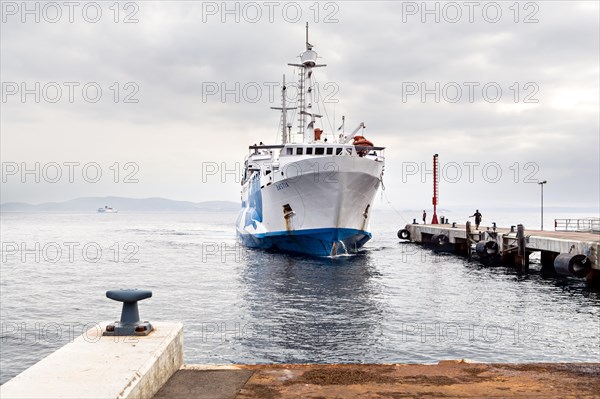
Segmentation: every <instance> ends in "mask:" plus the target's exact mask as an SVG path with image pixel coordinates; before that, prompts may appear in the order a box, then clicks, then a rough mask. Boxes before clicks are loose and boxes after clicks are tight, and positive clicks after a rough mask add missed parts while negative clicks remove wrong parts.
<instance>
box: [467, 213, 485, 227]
mask: <svg viewBox="0 0 600 399" xmlns="http://www.w3.org/2000/svg"><path fill="white" fill-rule="evenodd" d="M469 217H470V218H472V217H474V218H475V229H476V230H478V229H479V225H480V224H481V217H482V215H481V213H479V209H476V210H475V213H474V214H472V215H471V216H469Z"/></svg>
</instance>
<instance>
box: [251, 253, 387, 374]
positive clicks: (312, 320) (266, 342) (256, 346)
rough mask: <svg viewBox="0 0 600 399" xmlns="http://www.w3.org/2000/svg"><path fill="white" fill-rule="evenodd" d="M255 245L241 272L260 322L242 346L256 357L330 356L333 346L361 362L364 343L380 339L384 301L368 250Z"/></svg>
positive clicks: (339, 353) (316, 358)
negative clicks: (336, 253)
mask: <svg viewBox="0 0 600 399" xmlns="http://www.w3.org/2000/svg"><path fill="white" fill-rule="evenodd" d="M251 253H252V256H248V259H247V264H246V266H245V269H244V271H243V273H242V276H241V279H242V282H243V284H242V285H243V286H244V287H245V292H244V294H243V296H242V297H243V300H244V302H245V303H246V304H247V305H248V311H249V312H248V313H249V315H250V316H251V317H252V319H254V320H257V322H256V324H254V323H253V324H252V325H251V327H250V328H247V330H246V334H245V335H244V338H245V339H244V340H243V346H245V349H244V350H245V351H248V352H250V353H252V357H254V358H255V359H256V358H259V359H263V360H264V361H267V362H289V363H304V362H306V363H309V362H317V363H319V362H331V353H336V354H337V356H338V357H340V358H346V359H354V362H360V361H361V359H362V358H363V357H362V356H363V354H364V348H365V347H369V346H373V345H374V344H375V343H376V341H378V340H379V339H381V337H382V331H381V328H380V326H381V320H382V318H383V311H382V307H383V302H381V301H380V300H379V298H378V297H377V293H378V292H380V291H381V290H380V289H379V287H378V284H379V283H378V282H377V281H376V279H375V278H374V277H377V276H378V272H377V270H376V268H375V266H374V264H373V262H374V260H373V258H372V257H371V256H370V255H369V254H367V253H361V254H358V255H353V256H352V255H351V256H341V257H336V258H314V257H304V256H300V255H298V256H294V255H286V254H280V253H274V252H260V251H251ZM274 265H276V266H274ZM258 320H260V321H259V322H258ZM377 346H379V345H377Z"/></svg>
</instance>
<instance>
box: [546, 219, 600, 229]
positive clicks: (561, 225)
mask: <svg viewBox="0 0 600 399" xmlns="http://www.w3.org/2000/svg"><path fill="white" fill-rule="evenodd" d="M554 230H555V231H595V232H600V218H586V219H554Z"/></svg>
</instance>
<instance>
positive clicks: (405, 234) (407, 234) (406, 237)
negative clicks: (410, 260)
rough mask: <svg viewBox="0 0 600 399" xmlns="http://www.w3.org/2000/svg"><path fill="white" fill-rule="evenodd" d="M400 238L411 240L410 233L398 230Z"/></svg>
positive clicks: (405, 230)
mask: <svg viewBox="0 0 600 399" xmlns="http://www.w3.org/2000/svg"><path fill="white" fill-rule="evenodd" d="M398 238H399V239H401V240H410V231H408V230H407V229H402V230H398Z"/></svg>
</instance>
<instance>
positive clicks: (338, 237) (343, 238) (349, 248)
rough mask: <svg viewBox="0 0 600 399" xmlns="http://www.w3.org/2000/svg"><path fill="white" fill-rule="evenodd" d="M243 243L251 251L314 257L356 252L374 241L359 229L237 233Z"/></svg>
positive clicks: (369, 234) (367, 233) (369, 235)
mask: <svg viewBox="0 0 600 399" xmlns="http://www.w3.org/2000/svg"><path fill="white" fill-rule="evenodd" d="M237 235H238V238H239V239H240V240H241V241H242V243H243V244H244V245H246V246H248V247H251V248H261V249H276V250H279V251H283V252H291V253H300V254H306V255H312V256H332V255H339V254H344V253H352V252H356V251H357V250H358V249H360V248H361V247H362V246H363V245H364V244H365V243H366V242H367V241H369V240H370V239H371V233H369V232H367V231H363V230H357V229H344V228H323V229H310V230H295V231H278V232H273V233H267V234H247V233H241V232H240V231H239V230H238V232H237Z"/></svg>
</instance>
